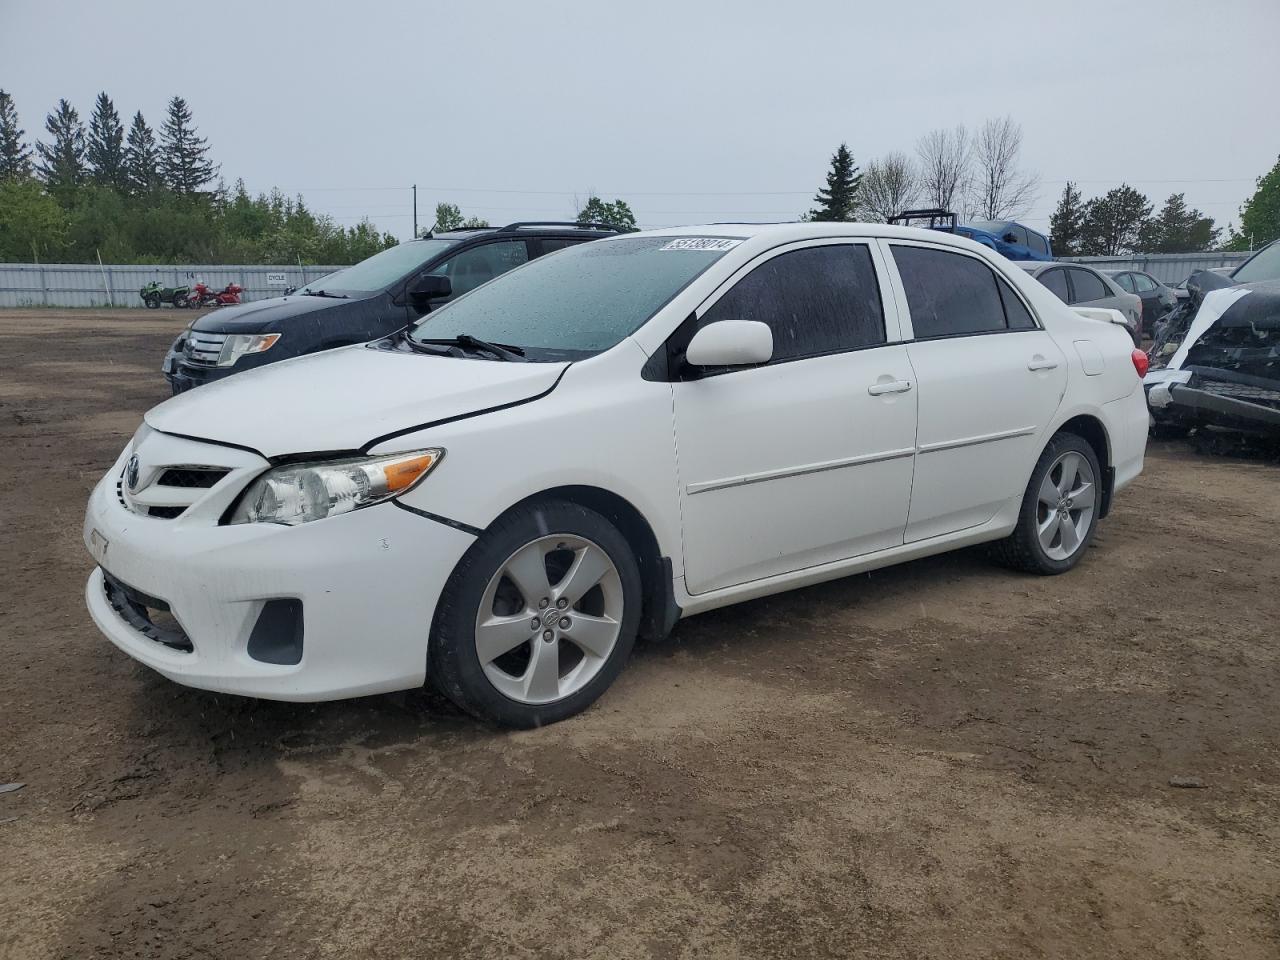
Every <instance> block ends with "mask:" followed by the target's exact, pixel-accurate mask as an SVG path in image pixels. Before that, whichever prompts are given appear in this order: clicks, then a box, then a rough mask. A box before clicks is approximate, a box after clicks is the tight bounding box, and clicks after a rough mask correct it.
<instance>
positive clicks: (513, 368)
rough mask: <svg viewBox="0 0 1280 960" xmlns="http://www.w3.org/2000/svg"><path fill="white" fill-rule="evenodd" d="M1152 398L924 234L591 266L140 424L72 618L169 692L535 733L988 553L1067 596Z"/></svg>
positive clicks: (1052, 313) (713, 229) (528, 274)
mask: <svg viewBox="0 0 1280 960" xmlns="http://www.w3.org/2000/svg"><path fill="white" fill-rule="evenodd" d="M412 282H413V281H412V280H410V281H409V283H410V284H412ZM1145 365H1146V358H1145V356H1144V355H1142V354H1141V353H1140V352H1137V351H1134V350H1133V344H1132V343H1131V341H1130V340H1129V338H1128V336H1127V335H1126V333H1125V331H1124V330H1123V329H1122V328H1120V327H1118V326H1115V325H1112V324H1109V323H1106V322H1103V321H1101V320H1098V319H1094V318H1090V317H1086V316H1081V315H1079V314H1077V313H1075V312H1073V311H1072V310H1071V309H1070V308H1069V307H1067V306H1065V305H1064V304H1063V303H1062V302H1061V301H1059V300H1058V299H1057V298H1056V297H1054V296H1053V294H1052V293H1050V292H1049V291H1048V290H1046V289H1045V288H1044V287H1043V286H1042V285H1041V284H1039V283H1037V282H1036V281H1035V280H1034V279H1032V278H1031V277H1028V276H1027V275H1026V274H1025V273H1024V272H1023V271H1022V270H1020V269H1019V268H1018V267H1017V265H1015V264H1012V263H1010V262H1009V261H1007V260H1005V259H1003V258H1001V257H999V256H997V255H995V254H994V253H992V252H991V251H990V250H988V249H986V248H985V247H982V246H979V245H978V244H975V243H972V242H970V241H968V240H965V239H963V238H959V237H953V236H949V235H947V234H942V233H938V232H933V231H922V230H914V229H910V228H899V227H888V226H876V225H867V224H847V223H831V224H778V225H768V226H759V225H745V226H744V225H723V224H719V225H715V226H708V227H700V228H684V229H678V230H661V231H652V232H644V233H633V234H629V235H624V236H619V237H617V238H613V239H605V240H599V241H596V242H594V243H590V244H584V245H581V246H577V247H573V248H570V249H566V250H563V251H561V252H559V253H556V254H553V255H551V256H547V257H543V258H540V259H538V260H535V261H533V262H531V263H529V264H528V265H526V266H523V267H520V268H518V269H516V270H514V271H512V272H510V273H508V274H505V275H503V276H501V277H498V278H497V279H495V280H493V281H491V282H489V283H488V284H485V285H484V286H482V287H480V288H478V289H476V290H474V291H473V292H471V293H469V294H468V295H467V296H465V297H462V298H459V299H458V300H456V301H454V302H453V303H451V304H449V305H448V306H446V307H444V308H443V309H441V310H438V311H435V312H433V313H431V314H429V315H428V316H427V317H426V318H424V320H423V321H422V322H420V323H419V324H417V325H416V326H414V327H412V328H411V329H409V330H408V331H406V332H405V333H403V334H401V335H398V336H397V337H394V338H391V339H388V340H385V341H379V342H375V343H372V344H368V345H365V346H356V347H349V348H345V349H340V350H335V351H331V352H328V353H323V354H317V355H314V356H308V357H301V358H298V359H296V360H289V361H286V362H283V363H278V364H274V365H272V366H270V367H267V368H264V369H262V370H257V371H252V372H250V373H247V374H244V375H242V376H238V377H234V378H231V379H230V380H227V381H225V382H219V383H215V384H212V385H210V386H206V387H204V388H202V389H200V390H197V391H194V392H192V393H189V394H185V395H182V396H178V397H175V398H173V399H171V400H169V401H167V402H165V403H163V404H161V405H160V406H158V407H156V408H154V409H153V410H151V411H149V412H148V413H147V415H146V418H145V423H144V424H143V425H142V426H141V427H140V428H139V430H138V432H137V434H136V435H135V436H134V438H133V439H132V440H131V441H130V443H129V444H128V446H127V447H126V448H125V449H124V451H123V452H122V453H121V454H120V457H119V459H118V461H117V462H116V463H115V464H114V465H113V466H112V467H111V469H110V470H109V471H108V473H107V475H106V476H105V477H104V478H103V480H102V481H101V483H99V484H98V486H97V488H96V489H95V490H94V492H93V495H92V497H91V499H90V502H89V507H88V514H87V517H86V520H85V527H84V536H85V542H86V544H87V546H88V548H89V550H90V552H91V553H92V554H93V556H94V558H95V560H96V561H97V564H98V565H97V567H96V569H95V570H94V572H93V573H92V575H91V576H90V578H89V582H88V586H87V588H86V598H87V601H88V606H89V610H90V612H91V614H92V616H93V618H94V620H95V621H96V622H97V624H98V626H99V627H100V628H101V630H102V631H103V633H105V634H106V635H107V637H108V638H109V639H110V640H111V641H112V642H114V643H115V644H116V645H117V646H119V647H120V648H121V649H123V650H124V651H125V652H126V653H128V654H129V655H131V656H133V657H135V658H137V659H138V660H140V661H142V662H143V663H145V664H148V665H149V666H151V667H153V668H154V669H156V670H158V671H159V672H160V673H162V674H164V675H165V676H167V677H170V678H172V679H173V680H175V681H177V682H179V683H184V684H189V685H191V686H195V687H201V688H205V689H209V690H218V691H224V692H230V693H238V694H246V695H251V696H257V697H267V698H274V699H282V700H322V699H333V698H339V697H350V696H357V695H362V694H372V693H378V692H383V691H390V690H398V689H404V688H409V687H414V686H418V685H420V684H422V683H423V682H424V680H427V679H430V680H431V681H433V682H434V683H435V684H436V685H437V686H438V687H439V688H440V689H441V690H443V691H444V692H445V693H446V694H447V695H448V696H449V697H451V698H452V699H453V700H455V701H456V702H457V703H458V704H460V705H461V706H462V707H464V708H466V709H467V710H469V711H471V712H473V713H474V714H476V715H477V716H480V717H483V718H486V719H488V720H491V721H494V722H497V723H501V724H507V725H511V726H518V727H531V726H537V725H540V724H545V723H549V722H552V721H555V720H559V719H562V718H564V717H567V716H570V715H571V714H574V713H576V712H578V711H580V710H582V709H583V708H585V707H586V706H587V705H589V704H590V703H591V702H592V701H594V700H595V699H596V698H597V697H599V696H600V695H601V694H602V693H603V692H604V690H605V689H606V688H607V687H608V686H609V684H610V683H611V682H612V681H613V679H614V678H615V677H616V676H617V675H618V672H619V671H620V670H621V669H622V667H623V665H624V664H625V662H626V660H627V657H628V654H629V653H630V651H631V648H632V643H633V641H634V640H635V637H636V635H637V633H644V634H650V635H660V634H662V633H663V632H665V631H667V630H669V629H670V628H671V627H672V625H673V624H674V623H675V622H676V620H678V619H679V618H680V617H682V616H688V615H691V614H695V613H700V612H702V611H705V610H710V609H713V608H715V607H721V606H724V605H726V604H731V603H736V602H738V601H740V600H748V599H751V598H753V597H759V596H763V595H765V594H770V593H776V592H778V591H781V590H790V589H793V588H795V587H801V586H804V585H806V584H811V583H816V582H819V581H823V580H830V579H833V578H836V577H843V576H847V575H848V574H851V573H854V572H857V571H864V570H869V569H872V568H875V567H883V566H886V565H888V564H894V563H899V562H901V561H904V560H910V559H913V558H915V557H921V556H925V555H928V554H934V553H939V552H941V551H945V550H951V549H955V548H957V547H963V546H967V545H970V544H976V543H983V542H991V543H993V544H994V545H995V552H996V554H997V556H998V557H999V558H1001V559H1003V560H1004V561H1005V562H1006V563H1008V564H1010V565H1011V566H1013V567H1016V568H1019V569H1022V570H1025V571H1030V572H1033V573H1040V574H1052V573H1062V572H1065V571H1067V570H1070V569H1071V568H1072V567H1073V566H1074V565H1075V564H1076V563H1077V562H1078V561H1079V560H1080V559H1081V558H1082V557H1083V556H1084V554H1085V552H1086V550H1087V548H1088V546H1089V542H1090V540H1091V539H1092V537H1093V535H1094V532H1095V530H1096V529H1097V526H1098V523H1099V521H1100V520H1101V519H1102V518H1103V517H1104V516H1106V513H1107V510H1108V508H1109V506H1110V504H1111V502H1112V500H1113V498H1114V496H1115V494H1116V493H1117V492H1118V491H1120V490H1121V489H1122V488H1124V487H1125V486H1126V485H1127V484H1129V483H1130V482H1131V481H1132V480H1133V479H1134V478H1135V477H1136V476H1137V475H1138V473H1139V472H1140V471H1141V469H1142V461H1143V453H1144V450H1145V446H1146V434H1147V411H1146V405H1145V402H1144V398H1143V392H1142V389H1141V387H1140V382H1141V374H1142V373H1143V372H1145ZM1011 588H1012V585H1011Z"/></svg>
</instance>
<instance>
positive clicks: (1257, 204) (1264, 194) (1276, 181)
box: [1227, 159, 1280, 250]
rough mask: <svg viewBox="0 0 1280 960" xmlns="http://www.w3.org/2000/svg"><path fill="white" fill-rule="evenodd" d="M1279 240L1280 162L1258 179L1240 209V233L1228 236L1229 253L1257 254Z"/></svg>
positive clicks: (1236, 232)
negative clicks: (1254, 187)
mask: <svg viewBox="0 0 1280 960" xmlns="http://www.w3.org/2000/svg"><path fill="white" fill-rule="evenodd" d="M1277 238H1280V159H1278V160H1276V165H1275V166H1274V167H1272V168H1271V169H1270V170H1269V171H1268V172H1267V173H1266V174H1264V175H1263V176H1261V177H1259V178H1258V187H1257V189H1256V190H1255V191H1254V192H1253V196H1252V197H1250V198H1249V199H1248V200H1246V201H1245V202H1244V206H1242V207H1241V208H1240V229H1239V230H1236V231H1235V232H1234V233H1232V235H1231V241H1230V243H1228V245H1227V246H1228V247H1229V248H1230V249H1232V250H1256V249H1257V248H1258V247H1262V246H1265V245H1266V244H1268V243H1270V242H1271V241H1272V240H1275V239H1277Z"/></svg>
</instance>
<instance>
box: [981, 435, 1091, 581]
mask: <svg viewBox="0 0 1280 960" xmlns="http://www.w3.org/2000/svg"><path fill="white" fill-rule="evenodd" d="M1101 477H1102V470H1101V468H1100V467H1099V466H1098V457H1097V454H1095V453H1094V452H1093V447H1091V446H1089V444H1088V443H1087V442H1086V441H1085V440H1084V439H1083V438H1082V437H1078V436H1076V435H1075V434H1074V433H1059V434H1057V435H1056V436H1055V437H1054V438H1053V439H1052V440H1051V441H1049V445H1048V446H1047V447H1045V450H1044V453H1042V454H1040V460H1039V461H1038V462H1037V463H1036V468H1035V470H1033V471H1032V472H1031V482H1030V483H1028V484H1027V491H1026V493H1025V494H1024V495H1023V497H1022V512H1021V513H1020V514H1019V516H1018V525H1017V526H1016V527H1015V528H1014V530H1013V533H1011V534H1010V535H1009V536H1008V537H1006V538H1005V539H1004V540H1001V541H999V542H998V543H996V544H995V554H996V558H997V559H998V560H1000V561H1001V562H1002V563H1005V564H1006V565H1008V566H1010V567H1013V568H1015V569H1017V570H1025V571H1026V572H1028V573H1038V574H1043V575H1048V574H1055V573H1066V572H1067V571H1068V570H1070V569H1071V568H1072V567H1074V566H1075V565H1076V564H1077V563H1079V562H1080V558H1081V557H1083V556H1084V553H1085V551H1086V550H1087V549H1088V548H1089V543H1090V541H1092V540H1093V532H1094V529H1095V528H1096V527H1097V519H1098V507H1099V506H1100V505H1101V503H1102V491H1101V489H1099V487H1098V484H1099V482H1100V478H1101Z"/></svg>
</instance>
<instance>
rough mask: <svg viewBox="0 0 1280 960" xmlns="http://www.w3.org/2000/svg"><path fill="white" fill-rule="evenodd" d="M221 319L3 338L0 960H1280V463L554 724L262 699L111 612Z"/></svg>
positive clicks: (737, 620)
mask: <svg viewBox="0 0 1280 960" xmlns="http://www.w3.org/2000/svg"><path fill="white" fill-rule="evenodd" d="M187 319H189V316H184V315H183V314H175V313H173V312H172V311H164V312H160V313H144V312H137V313H126V312H120V311H115V312H109V313H108V312H97V313H95V312H89V311H60V312H59V311H45V312H37V311H7V312H3V313H0V464H2V469H0V553H2V555H3V556H4V557H5V558H6V559H7V563H6V572H5V576H4V578H3V580H2V581H0V664H3V666H0V783H6V782H9V781H20V782H23V783H25V784H26V786H25V788H23V789H21V790H19V791H17V792H9V793H0V956H2V957H5V958H22V960H28V958H43V957H77V958H79V957H148V958H150V957H157V958H177V957H258V956H268V955H269V956H271V957H272V958H275V960H286V958H292V957H343V958H346V957H406V956H415V957H449V958H463V957H523V958H531V957H557V958H558V957H565V958H568V957H598V958H609V960H615V958H631V957H707V958H718V957H724V958H730V957H761V958H763V957H803V958H810V957H849V956H860V955H866V956H875V957H891V958H899V957H901V958H931V960H932V958H942V957H945V958H989V957H1009V958H1026V957H1072V958H1080V957H1141V958H1152V957H1176V958H1180V960H1182V958H1206V957H1224V958H1227V957H1229V958H1233V960H1248V958H1259V960H1261V958H1266V960H1275V958H1277V957H1280V709H1278V708H1280V653H1278V651H1280V589H1278V587H1280V551H1278V549H1277V533H1278V532H1280V466H1277V465H1276V463H1275V462H1273V461H1268V460H1265V459H1256V458H1255V459H1248V458H1231V457H1208V456H1202V455H1200V454H1197V453H1195V452H1194V451H1193V450H1192V449H1191V448H1190V447H1189V446H1188V445H1187V444H1186V443H1181V444H1175V443H1159V444H1153V445H1152V447H1151V448H1150V450H1149V459H1148V462H1147V470H1146V473H1145V474H1144V475H1143V477H1142V478H1141V480H1140V482H1139V483H1138V484H1136V485H1135V486H1134V487H1133V488H1131V489H1130V490H1129V491H1127V492H1126V493H1125V494H1124V495H1123V496H1122V497H1121V499H1120V500H1119V502H1118V504H1117V506H1116V509H1115V511H1114V513H1113V514H1112V516H1111V517H1110V518H1109V519H1108V520H1107V521H1105V522H1104V523H1103V525H1102V527H1101V529H1100V532H1099V535H1098V537H1097V540H1096V542H1095V548H1094V550H1093V551H1092V553H1091V555H1090V556H1089V557H1088V558H1087V559H1086V560H1085V562H1084V563H1083V565H1082V566H1081V567H1080V568H1079V569H1077V570H1076V571H1075V572H1073V573H1071V574H1069V575H1067V576H1064V577H1058V578H1053V579H1038V578H1031V577H1026V576H1019V575H1014V574H1011V573H1009V572H1007V571H1004V570H1001V569H998V568H996V567H993V566H991V565H990V564H988V563H987V562H986V560H985V559H984V557H983V556H982V554H981V553H980V552H979V551H968V552H963V553H959V554H955V555H952V556H948V557H940V558H935V559H930V560H924V561H920V562H917V563H912V564H908V565H905V566H901V567H898V568H895V569H891V570H884V571H880V572H877V573H874V574H872V575H864V576H858V577H854V578H851V579H847V580H844V581H840V582H836V583H831V584H827V585H824V586H820V587H815V588H811V589H807V590H802V591H798V592H794V593H790V594H785V595H782V596H778V597H774V598H771V599H767V600H760V601H756V602H753V603H749V604H746V605H743V606H740V607H736V608H732V609H729V610H726V611H721V612H717V613H711V614H706V615H703V616H700V617H695V618H692V619H690V620H688V621H685V622H684V623H682V624H680V625H679V627H678V628H677V629H676V631H675V633H674V635H673V636H671V637H670V638H669V639H667V640H665V641H663V642H661V643H653V644H648V645H646V646H643V647H641V648H640V649H639V650H638V651H637V653H636V655H635V656H634V658H633V660H632V662H631V664H630V666H629V668H628V669H627V670H626V671H625V672H624V674H623V676H622V678H621V679H620V681H619V682H618V684H617V685H616V686H615V688H614V689H613V690H612V691H610V692H609V693H608V694H606V696H605V697H604V698H603V699H602V700H601V701H600V702H599V703H598V704H597V705H596V706H595V707H593V708H592V709H591V710H589V711H587V712H586V713H585V714H583V715H581V716H579V717H577V718H575V719H572V720H570V721H567V722H565V723H561V724H558V725H556V726H553V727H549V728H546V729H543V730H538V731H535V732H526V733H507V732H500V731H496V730H493V729H488V728H486V727H483V726H481V725H479V724H477V723H476V722H475V721H473V720H471V719H470V718H468V717H465V716H462V715H460V714H459V713H457V712H456V711H454V710H452V709H451V708H449V707H448V706H447V705H445V704H443V703H441V702H440V701H438V700H437V699H435V698H433V697H429V696H427V695H425V694H422V693H411V694H402V695H394V696H383V697H373V698H369V699H364V700H356V701H347V702H341V703H331V704H324V705H290V704H278V703H268V702H258V701H252V700H245V699H238V698H234V697H228V696H217V695H213V694H206V693H200V692H197V691H193V690H188V689H185V688H183V687H180V686H177V685H175V684H173V683H170V682H169V681H167V680H165V679H163V678H161V677H160V676H159V675H157V674H154V673H152V672H150V671H148V670H147V669H145V668H143V667H141V666H138V665H136V664H135V663H134V662H133V661H131V660H130V659H129V658H128V657H126V656H125V655H124V654H122V653H120V652H118V651H117V650H116V649H115V648H114V647H112V646H111V645H110V644H109V643H107V641H106V640H105V639H103V638H102V637H101V636H100V635H99V634H98V633H97V631H96V630H95V629H94V627H93V626H92V624H91V623H90V621H89V618H88V615H87V614H86V612H85V609H84V601H83V596H82V590H83V586H84V580H85V577H86V576H87V575H88V573H89V570H90V560H89V557H88V555H87V554H86V552H85V549H84V547H83V545H82V544H81V542H80V525H81V518H82V516H83V507H84V503H85V499H86V497H87V495H88V492H89V490H90V487H91V486H92V485H93V483H94V482H95V481H96V480H97V479H98V477H99V476H100V474H101V473H102V471H103V470H104V469H105V468H106V467H107V466H108V465H109V464H110V462H111V461H112V459H113V458H114V457H115V456H116V454H117V453H118V451H119V449H120V447H121V446H122V445H123V444H124V443H125V442H126V440H127V439H128V437H129V436H130V435H131V434H132V432H133V430H134V429H135V427H136V426H137V423H138V421H139V418H140V417H141V415H142V413H143V411H144V410H145V409H147V408H148V407H149V406H151V405H152V404H154V403H157V402H159V401H161V400H162V399H164V397H165V394H166V387H165V384H164V381H163V380H162V379H161V377H160V375H159V372H158V366H159V363H160V359H161V356H162V355H163V353H164V350H165V347H166V346H167V343H168V342H169V339H170V338H171V337H172V335H173V334H174V333H176V332H177V330H178V329H179V328H180V327H181V325H182V323H183V322H185V321H186V320H187ZM1171 778H1194V780H1195V781H1197V782H1198V783H1199V784H1201V788H1199V789H1185V788H1176V787H1173V786H1171V785H1170V783H1169V781H1170V779H1171Z"/></svg>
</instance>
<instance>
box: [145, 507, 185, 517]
mask: <svg viewBox="0 0 1280 960" xmlns="http://www.w3.org/2000/svg"><path fill="white" fill-rule="evenodd" d="M185 509H187V508H186V507H147V516H148V517H156V518H157V519H160V520H172V519H173V518H174V517H180V516H182V511H183V510H185Z"/></svg>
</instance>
